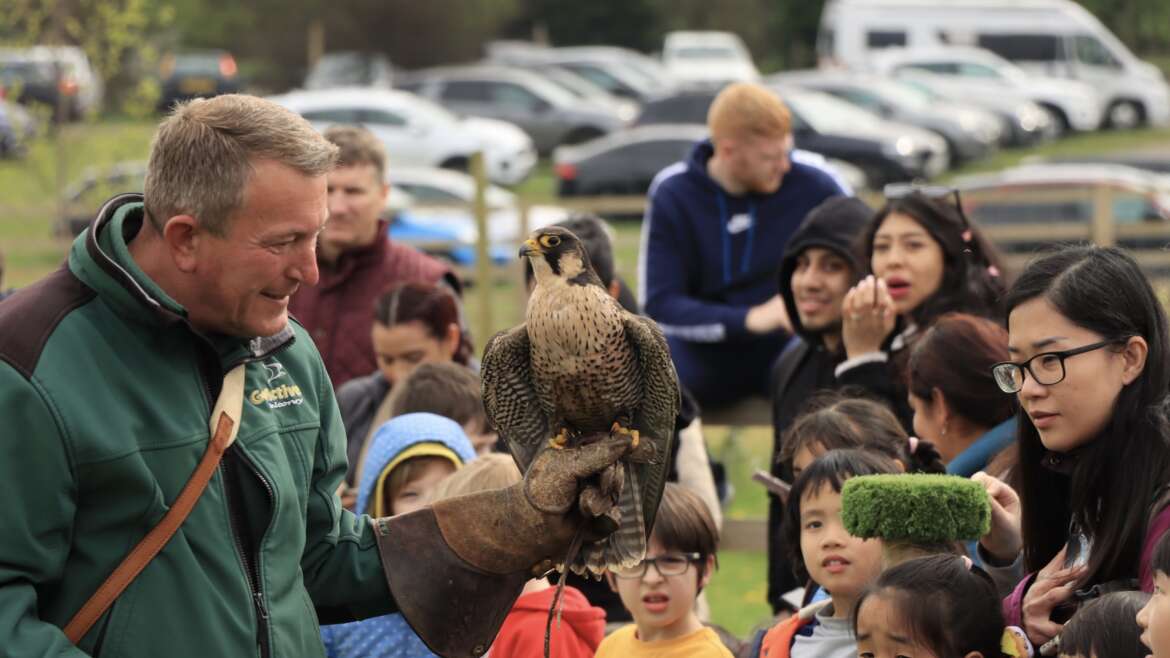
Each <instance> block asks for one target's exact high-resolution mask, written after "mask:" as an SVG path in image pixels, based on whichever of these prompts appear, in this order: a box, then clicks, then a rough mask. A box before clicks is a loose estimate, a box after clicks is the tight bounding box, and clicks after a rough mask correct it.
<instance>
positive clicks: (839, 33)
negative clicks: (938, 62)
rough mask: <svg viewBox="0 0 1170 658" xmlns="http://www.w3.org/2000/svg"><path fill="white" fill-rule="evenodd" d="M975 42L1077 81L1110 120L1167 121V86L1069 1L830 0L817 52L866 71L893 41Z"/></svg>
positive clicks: (1036, 68)
mask: <svg viewBox="0 0 1170 658" xmlns="http://www.w3.org/2000/svg"><path fill="white" fill-rule="evenodd" d="M948 45H950V46H978V47H980V48H986V49H988V50H991V51H993V52H995V53H996V54H998V55H1000V56H1002V57H1004V58H1006V59H1008V60H1011V61H1012V62H1015V63H1016V64H1019V65H1021V66H1023V67H1024V68H1025V69H1027V70H1029V71H1030V72H1033V73H1037V74H1041V75H1050V76H1057V77H1061V78H1069V79H1073V80H1080V81H1081V82H1084V83H1087V84H1088V85H1090V86H1091V87H1093V88H1094V89H1096V90H1098V91H1099V92H1100V93H1101V95H1102V96H1103V99H1104V100H1103V106H1104V108H1105V115H1106V116H1107V117H1108V118H1109V123H1110V124H1111V125H1115V126H1121V127H1128V126H1133V125H1136V124H1138V123H1143V122H1148V123H1152V124H1165V123H1168V122H1170V87H1167V84H1166V80H1165V79H1164V77H1163V76H1162V73H1161V71H1160V70H1159V69H1158V68H1157V67H1155V66H1153V65H1152V64H1150V63H1149V62H1143V61H1141V60H1139V59H1138V58H1137V57H1135V56H1134V54H1133V53H1132V52H1131V51H1130V50H1129V48H1127V47H1126V46H1125V44H1123V43H1122V42H1121V41H1120V40H1119V39H1118V38H1117V37H1116V36H1114V35H1113V33H1111V32H1110V31H1109V30H1108V28H1106V27H1105V26H1104V25H1102V24H1101V21H1100V20H1098V19H1097V18H1096V17H1094V16H1093V15H1092V14H1091V13H1089V12H1088V11H1087V10H1086V9H1085V8H1084V7H1082V6H1081V5H1080V4H1078V3H1076V2H1073V1H1072V0H1014V1H1012V2H1003V1H1001V0H948V1H947V2H924V1H923V0H829V2H826V3H825V7H824V10H823V11H822V13H821V26H820V34H819V35H818V38H817V52H818V53H819V54H820V55H821V58H822V60H823V61H825V62H834V63H837V64H844V65H846V66H849V67H852V68H864V67H865V66H866V63H867V60H868V59H869V58H870V57H871V56H872V55H873V53H874V51H876V50H879V49H882V48H888V47H891V46H908V47H911V48H919V47H924V46H948Z"/></svg>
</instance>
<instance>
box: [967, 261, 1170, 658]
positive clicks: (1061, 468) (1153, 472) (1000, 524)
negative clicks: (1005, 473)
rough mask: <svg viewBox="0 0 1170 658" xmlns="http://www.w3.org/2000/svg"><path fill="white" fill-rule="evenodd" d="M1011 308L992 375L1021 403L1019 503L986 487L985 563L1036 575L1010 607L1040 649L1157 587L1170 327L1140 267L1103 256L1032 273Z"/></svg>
mask: <svg viewBox="0 0 1170 658" xmlns="http://www.w3.org/2000/svg"><path fill="white" fill-rule="evenodd" d="M1005 307H1006V311H1007V319H1008V332H1009V341H1008V353H1009V355H1010V356H1009V360H1008V361H1005V362H1002V363H998V364H996V365H994V366H993V367H992V372H993V376H994V378H995V381H996V384H997V385H998V386H999V387H1000V389H1002V390H1003V392H1004V393H1006V394H1013V395H1015V396H1016V399H1017V401H1018V403H1019V405H1018V406H1019V412H1018V414H1017V423H1018V427H1019V430H1018V432H1019V433H1018V442H1019V452H1020V455H1019V463H1018V465H1017V479H1018V483H1019V499H1018V501H1017V500H1016V499H1015V496H1014V494H1012V493H1011V490H1010V489H1007V488H1006V487H1005V486H1004V485H1002V483H999V482H998V481H994V480H992V479H991V478H987V477H985V476H980V477H982V479H983V480H984V481H985V483H986V484H987V485H988V489H989V492H990V493H991V494H992V498H993V509H994V512H993V523H992V531H991V532H990V533H989V534H988V535H987V536H986V537H984V538H983V540H982V542H981V551H980V552H981V553H984V557H985V558H986V559H989V560H990V561H991V563H992V564H995V563H999V564H1006V563H1008V562H1012V561H1013V560H1015V559H1017V556H1019V557H1020V558H1022V561H1023V567H1024V568H1025V570H1026V571H1029V572H1033V573H1034V575H1031V576H1029V577H1027V578H1025V579H1024V580H1023V581H1022V582H1020V583H1019V585H1018V586H1017V587H1016V588H1015V590H1014V591H1013V592H1012V594H1011V595H1010V596H1009V597H1008V598H1007V599H1005V601H1004V609H1005V613H1007V616H1008V623H1009V624H1014V625H1019V626H1022V627H1023V628H1024V629H1025V631H1026V632H1027V633H1028V636H1029V638H1030V639H1031V640H1032V642H1033V643H1034V644H1035V645H1037V646H1040V645H1041V644H1044V643H1045V642H1048V641H1050V640H1051V639H1052V638H1053V637H1055V636H1057V635H1058V634H1059V633H1060V628H1061V623H1062V622H1063V621H1065V620H1066V619H1067V618H1068V616H1069V615H1070V614H1071V612H1072V611H1073V610H1075V607H1076V605H1077V603H1079V602H1080V601H1082V600H1084V599H1086V598H1091V597H1093V596H1096V595H1099V594H1103V593H1107V592H1110V591H1114V590H1125V589H1137V588H1138V587H1139V586H1140V587H1141V588H1142V589H1144V590H1146V591H1149V590H1150V589H1151V588H1152V578H1151V575H1150V570H1149V558H1150V555H1151V553H1152V550H1153V545H1154V543H1155V541H1156V540H1157V538H1158V537H1159V536H1160V535H1161V534H1163V533H1164V532H1165V531H1166V529H1167V528H1168V527H1170V513H1168V510H1167V508H1166V505H1165V503H1166V500H1167V497H1166V496H1165V492H1166V484H1167V481H1168V479H1170V443H1168V439H1170V431H1168V426H1167V414H1166V407H1165V404H1166V394H1167V390H1168V387H1170V370H1168V368H1167V328H1166V315H1165V312H1164V311H1163V309H1162V306H1161V304H1160V303H1159V302H1158V299H1157V298H1156V297H1155V295H1154V291H1153V290H1152V289H1151V287H1150V284H1149V282H1148V281H1147V280H1146V278H1145V276H1143V274H1142V272H1141V270H1140V269H1139V267H1138V264H1137V263H1136V262H1135V261H1134V260H1133V258H1131V257H1130V256H1128V255H1126V254H1125V253H1124V252H1122V251H1120V250H1117V249H1114V248H1098V247H1074V248H1066V249H1063V250H1060V251H1057V252H1054V253H1051V254H1049V255H1046V256H1043V257H1041V258H1039V259H1038V260H1036V261H1034V262H1032V263H1031V264H1030V265H1029V266H1028V268H1027V269H1026V270H1025V271H1024V273H1023V274H1022V275H1021V276H1020V278H1019V280H1018V281H1017V282H1016V283H1015V285H1014V286H1013V288H1012V290H1011V291H1010V292H1009V293H1008V295H1007V297H1006V299H1005ZM1017 507H1018V508H1019V510H1020V511H1021V512H1022V513H1021V514H1020V515H1019V516H1016V509H1015V508H1017ZM1036 572H1038V573H1036Z"/></svg>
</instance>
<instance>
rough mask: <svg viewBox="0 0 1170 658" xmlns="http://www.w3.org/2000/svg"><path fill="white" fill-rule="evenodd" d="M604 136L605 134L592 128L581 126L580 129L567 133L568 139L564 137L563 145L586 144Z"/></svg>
mask: <svg viewBox="0 0 1170 658" xmlns="http://www.w3.org/2000/svg"><path fill="white" fill-rule="evenodd" d="M604 134H605V133H603V132H601V131H600V130H598V129H596V128H592V127H589V126H582V127H581V128H574V129H573V130H572V131H571V132H570V133H569V135H568V137H565V142H564V143H565V144H580V143H582V142H588V141H589V140H591V139H597V138H598V137H601V136H602V135H604Z"/></svg>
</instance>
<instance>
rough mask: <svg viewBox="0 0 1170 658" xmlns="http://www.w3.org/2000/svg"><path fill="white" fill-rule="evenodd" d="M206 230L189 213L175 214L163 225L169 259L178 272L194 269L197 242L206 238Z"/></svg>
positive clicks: (189, 271)
mask: <svg viewBox="0 0 1170 658" xmlns="http://www.w3.org/2000/svg"><path fill="white" fill-rule="evenodd" d="M206 235H207V232H206V231H204V230H203V229H202V227H200V226H199V221H198V220H196V219H195V218H194V217H192V216H191V215H175V216H174V217H171V218H169V219H167V223H166V224H164V225H163V230H162V238H163V242H166V244H167V249H168V250H169V251H170V253H171V259H172V260H174V262H175V267H176V268H178V269H179V271H180V272H183V273H185V274H190V273H191V272H194V271H195V266H196V262H197V260H198V259H197V258H196V254H197V252H198V250H199V242H200V241H201V240H204V239H206Z"/></svg>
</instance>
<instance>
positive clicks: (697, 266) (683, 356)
mask: <svg viewBox="0 0 1170 658" xmlns="http://www.w3.org/2000/svg"><path fill="white" fill-rule="evenodd" d="M712 155H714V147H713V146H712V144H711V141H710V140H703V141H701V142H699V143H697V144H696V145H695V147H694V148H693V149H692V150H691V154H690V157H689V158H688V160H687V162H679V163H676V164H673V165H671V166H669V167H667V168H666V169H663V170H662V171H661V172H659V174H658V176H656V177H655V179H654V182H653V183H652V184H651V186H650V200H649V206H648V208H647V211H646V217H645V220H644V221H643V224H642V244H641V253H640V255H639V270H640V271H639V273H638V274H639V276H638V281H639V286H640V291H639V293H640V294H639V295H638V296H639V298H640V299H642V301H643V304H644V305H645V311H646V314H647V315H649V316H650V317H652V318H654V320H656V321H657V322H658V324H659V325H661V327H662V330H663V332H664V333H665V334H666V336H667V340H668V342H669V343H670V349H671V354H672V356H673V357H674V361H675V367H676V368H677V369H678V373H679V377H680V379H681V380H682V382H683V384H684V385H686V386H687V387H688V388H690V389H691V390H692V391H693V392H694V393H695V396H696V397H697V398H698V400H699V403H700V405H703V404H722V403H727V402H733V401H735V400H736V399H739V398H742V397H744V396H746V395H767V389H768V373H769V369H770V367H771V365H772V362H773V361H774V360H775V358H776V357H777V356H778V355H779V354H780V351H781V349H782V348H783V346H784V343H785V341H786V340H787V338H788V337H787V336H786V335H784V334H782V333H780V332H776V333H774V334H770V335H766V336H757V335H754V334H751V333H750V332H748V330H747V328H746V327H745V326H744V320H745V318H746V317H747V312H748V309H749V308H751V307H752V306H756V305H758V304H762V303H764V302H766V301H767V300H768V299H769V298H771V297H772V296H773V295H775V294H776V275H777V270H778V269H779V267H780V257H781V255H782V254H783V253H784V249H785V246H786V245H787V243H788V240H789V238H790V237H791V236H792V234H793V233H794V232H795V231H796V229H797V228H798V227H799V226H800V223H801V222H802V221H803V220H804V217H805V215H806V214H808V212H809V211H810V210H812V209H813V208H815V207H816V206H818V205H819V204H820V203H821V202H822V201H824V200H825V199H827V198H829V197H831V196H837V195H847V194H850V193H851V190H850V189H849V186H848V184H846V183H845V182H844V181H843V180H841V179H840V178H839V177H837V176H836V175H835V174H834V173H833V172H832V171H831V170H830V169H829V168H828V167H827V166H826V165H825V164H824V159H823V158H821V157H820V156H818V155H816V154H811V153H806V152H801V151H793V152H792V154H791V161H792V167H791V169H790V170H789V172H788V173H787V174H785V175H784V180H783V182H782V183H781V185H780V188H779V189H777V190H776V191H775V192H773V193H772V194H746V195H743V196H732V195H730V194H728V193H727V192H726V191H724V190H723V188H722V187H720V186H719V184H718V183H716V182H715V180H714V179H712V178H711V177H710V176H709V175H708V174H707V161H708V160H710V159H711V156H712Z"/></svg>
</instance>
